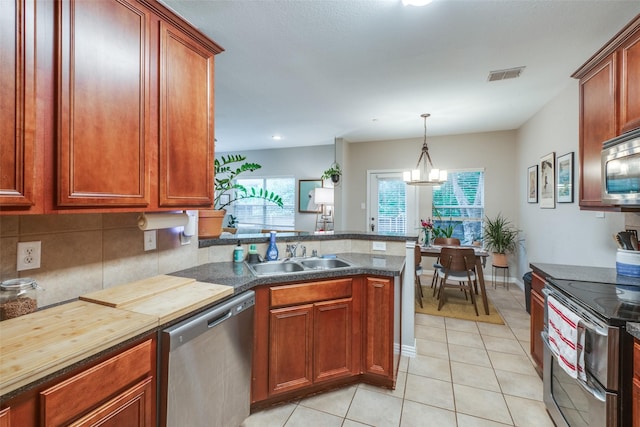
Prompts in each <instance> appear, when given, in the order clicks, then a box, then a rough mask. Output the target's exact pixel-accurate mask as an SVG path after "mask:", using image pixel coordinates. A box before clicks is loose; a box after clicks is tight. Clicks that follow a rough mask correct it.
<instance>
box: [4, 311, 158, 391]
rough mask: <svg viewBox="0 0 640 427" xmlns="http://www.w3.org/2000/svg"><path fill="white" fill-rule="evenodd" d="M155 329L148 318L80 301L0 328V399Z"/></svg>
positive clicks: (19, 318)
mask: <svg viewBox="0 0 640 427" xmlns="http://www.w3.org/2000/svg"><path fill="white" fill-rule="evenodd" d="M157 324H158V319H157V318H156V317H154V316H149V315H146V314H138V313H134V312H132V311H125V310H118V309H115V308H111V307H104V306H100V305H97V304H93V303H90V302H85V301H74V302H70V303H68V304H63V305H59V306H56V307H52V308H49V309H46V310H41V311H36V312H35V313H31V314H28V315H25V316H21V317H16V318H14V319H10V320H5V321H3V322H0V396H1V395H4V394H6V393H9V392H11V391H13V390H15V389H17V388H20V387H22V386H24V385H27V384H29V383H31V382H33V381H36V380H38V379H40V378H43V377H45V376H47V375H49V374H52V373H54V372H56V371H58V370H60V369H62V368H64V367H66V366H69V365H72V364H74V363H76V362H79V361H81V360H83V359H86V358H87V357H90V356H93V355H94V354H97V353H99V352H101V351H103V350H106V349H108V348H110V347H112V346H114V345H117V344H119V343H120V342H122V341H125V340H127V339H129V338H133V337H135V336H136V335H140V334H141V333H144V332H146V331H148V330H150V329H153V328H154V327H155V326H156V325H157Z"/></svg>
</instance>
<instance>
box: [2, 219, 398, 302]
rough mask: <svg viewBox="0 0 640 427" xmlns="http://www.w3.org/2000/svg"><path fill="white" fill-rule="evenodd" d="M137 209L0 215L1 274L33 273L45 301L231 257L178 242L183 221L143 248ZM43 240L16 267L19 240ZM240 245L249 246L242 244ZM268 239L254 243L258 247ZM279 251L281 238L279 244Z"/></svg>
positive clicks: (330, 244)
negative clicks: (30, 261) (36, 263)
mask: <svg viewBox="0 0 640 427" xmlns="http://www.w3.org/2000/svg"><path fill="white" fill-rule="evenodd" d="M137 219H138V214H137V213H112V214H67V215H22V216H0V280H7V279H13V278H16V277H32V278H34V279H36V281H37V282H38V284H39V285H40V286H41V287H42V288H43V289H44V290H43V291H42V292H40V294H39V295H38V305H39V306H41V307H42V306H46V305H50V304H55V303H58V302H61V301H66V300H70V299H74V298H77V297H78V296H80V295H82V294H86V293H89V292H93V291H97V290H100V289H105V288H109V287H112V286H115V285H120V284H123V283H129V282H133V281H136V280H140V279H144V278H147V277H152V276H155V275H158V274H166V273H171V272H174V271H178V270H183V269H186V268H190V267H194V266H196V265H200V264H204V263H207V262H222V261H231V256H232V252H233V245H234V244H235V240H230V242H229V245H224V246H211V247H208V248H203V249H198V239H197V237H195V236H194V237H193V238H192V241H191V244H189V245H184V246H183V245H181V244H180V236H179V234H180V232H181V231H182V227H179V228H176V229H164V230H157V233H158V234H157V249H156V250H152V251H147V252H145V251H144V233H143V231H142V230H140V229H139V228H138V222H137ZM31 241H40V242H42V256H41V265H40V268H38V269H33V270H24V271H20V272H18V271H16V256H17V254H16V251H17V244H18V242H31ZM302 244H303V245H305V246H306V247H307V255H311V251H312V250H313V249H315V250H317V251H318V253H319V254H327V253H341V252H360V253H373V254H375V253H376V252H375V251H373V250H372V247H371V241H368V240H323V241H305V242H303V243H302ZM243 246H244V251H245V253H247V252H248V249H249V248H248V245H247V244H245V245H243ZM266 247H267V243H264V244H258V245H257V249H258V253H260V254H264V253H265V252H266ZM278 248H279V249H280V251H281V256H284V248H285V243H281V244H278ZM404 253H405V243H404V242H388V244H387V250H386V251H385V252H384V254H385V255H398V256H403V255H404Z"/></svg>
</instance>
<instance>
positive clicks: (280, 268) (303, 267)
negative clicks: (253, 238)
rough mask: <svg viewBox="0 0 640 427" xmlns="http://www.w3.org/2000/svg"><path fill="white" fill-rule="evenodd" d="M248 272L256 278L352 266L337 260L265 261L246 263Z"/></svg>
mask: <svg viewBox="0 0 640 427" xmlns="http://www.w3.org/2000/svg"><path fill="white" fill-rule="evenodd" d="M247 265H248V266H249V270H251V271H252V272H253V274H255V275H256V276H274V275H278V274H291V273H305V272H313V271H319V270H333V269H337V268H345V267H351V266H352V265H351V264H350V263H349V262H347V261H344V260H342V259H339V258H333V259H325V258H302V259H295V260H285V261H267V262H262V263H257V264H251V263H247Z"/></svg>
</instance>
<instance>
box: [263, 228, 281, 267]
mask: <svg viewBox="0 0 640 427" xmlns="http://www.w3.org/2000/svg"><path fill="white" fill-rule="evenodd" d="M265 258H266V259H267V261H277V260H278V246H277V245H276V232H275V231H272V232H271V235H270V237H269V247H268V248H267V255H266V256H265Z"/></svg>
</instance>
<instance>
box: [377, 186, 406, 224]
mask: <svg viewBox="0 0 640 427" xmlns="http://www.w3.org/2000/svg"><path fill="white" fill-rule="evenodd" d="M406 187H407V186H406V184H405V182H404V181H403V180H402V178H401V177H389V178H387V177H379V178H378V200H377V203H378V230H377V231H378V233H386V234H398V233H400V234H404V233H406V232H407V213H406V212H407V197H406Z"/></svg>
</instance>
